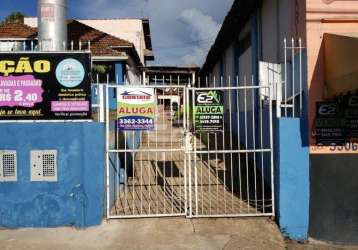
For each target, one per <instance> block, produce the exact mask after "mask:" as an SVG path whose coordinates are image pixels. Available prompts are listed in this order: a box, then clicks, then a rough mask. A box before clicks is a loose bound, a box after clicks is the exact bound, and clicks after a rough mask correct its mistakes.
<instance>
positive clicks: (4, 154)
mask: <svg viewBox="0 0 358 250" xmlns="http://www.w3.org/2000/svg"><path fill="white" fill-rule="evenodd" d="M15 181H17V157H16V151H11V150H0V182H15Z"/></svg>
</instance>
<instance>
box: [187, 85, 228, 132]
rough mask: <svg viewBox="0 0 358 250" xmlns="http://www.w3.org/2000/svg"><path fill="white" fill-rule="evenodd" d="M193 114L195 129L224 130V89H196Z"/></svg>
mask: <svg viewBox="0 0 358 250" xmlns="http://www.w3.org/2000/svg"><path fill="white" fill-rule="evenodd" d="M193 115H194V128H195V131H209V132H210V131H222V130H223V129H224V93H223V91H221V90H208V91H196V92H195V105H194V110H193Z"/></svg>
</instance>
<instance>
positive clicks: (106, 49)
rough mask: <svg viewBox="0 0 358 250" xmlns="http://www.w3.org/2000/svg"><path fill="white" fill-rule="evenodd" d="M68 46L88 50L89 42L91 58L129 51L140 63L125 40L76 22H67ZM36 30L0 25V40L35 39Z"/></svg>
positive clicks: (117, 54) (18, 25)
mask: <svg viewBox="0 0 358 250" xmlns="http://www.w3.org/2000/svg"><path fill="white" fill-rule="evenodd" d="M67 28H68V44H70V43H71V41H73V44H74V47H73V48H74V49H75V50H77V49H79V41H81V42H82V49H83V50H85V49H88V41H90V42H91V52H92V55H93V56H121V55H123V52H124V51H125V52H126V51H129V53H131V55H132V56H134V60H135V61H136V62H138V64H141V63H140V59H139V56H138V54H137V51H136V50H135V47H134V45H133V44H132V43H131V42H128V41H126V40H123V39H120V38H117V37H114V36H111V35H109V34H107V33H104V32H102V31H99V30H97V29H94V28H92V27H90V26H87V25H85V24H83V23H80V22H78V21H76V20H71V21H68V23H67ZM36 37H37V29H35V28H31V27H29V26H27V25H25V24H19V23H6V24H3V25H0V39H1V38H9V39H11V38H12V39H16V38H18V39H20V38H36Z"/></svg>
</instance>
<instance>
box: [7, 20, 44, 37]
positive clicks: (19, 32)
mask: <svg viewBox="0 0 358 250" xmlns="http://www.w3.org/2000/svg"><path fill="white" fill-rule="evenodd" d="M36 36H37V31H36V29H34V28H31V27H30V26H27V25H25V24H22V23H4V24H0V38H14V39H18V38H26V39H30V38H35V37H36Z"/></svg>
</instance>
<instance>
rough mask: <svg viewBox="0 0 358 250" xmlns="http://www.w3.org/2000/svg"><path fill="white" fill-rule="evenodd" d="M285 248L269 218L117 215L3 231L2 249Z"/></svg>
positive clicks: (0, 231)
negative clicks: (80, 224) (84, 224)
mask: <svg viewBox="0 0 358 250" xmlns="http://www.w3.org/2000/svg"><path fill="white" fill-rule="evenodd" d="M284 248H285V243H284V239H283V238H282V236H281V234H280V232H279V230H278V229H277V226H276V225H275V224H274V223H273V222H272V221H270V220H268V219H264V218H258V219H200V220H189V219H185V218H170V219H163V218H162V219H139V220H113V221H110V222H109V223H107V222H104V223H103V225H102V226H99V227H94V228H90V229H86V230H76V229H73V228H59V229H21V230H0V249H1V250H13V249H14V250H15V249H16V250H22V249H24V250H43V249H51V250H72V249H73V250H82V249H83V250H92V249H93V250H94V249H96V250H99V249H103V250H107V249H113V250H114V249H116V250H117V249H145V250H149V249H153V250H154V249H158V250H160V249H163V250H170V249H202V250H211V249H212V250H219V249H275V250H276V249H284Z"/></svg>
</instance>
